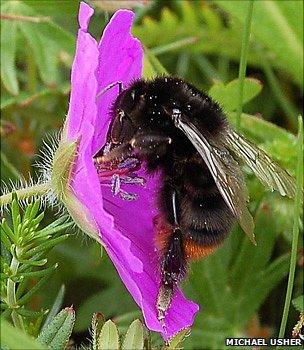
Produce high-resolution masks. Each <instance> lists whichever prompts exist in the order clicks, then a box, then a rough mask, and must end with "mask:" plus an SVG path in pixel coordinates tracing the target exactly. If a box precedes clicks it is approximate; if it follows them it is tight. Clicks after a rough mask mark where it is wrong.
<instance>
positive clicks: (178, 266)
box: [156, 189, 187, 328]
mask: <svg viewBox="0 0 304 350" xmlns="http://www.w3.org/2000/svg"><path fill="white" fill-rule="evenodd" d="M171 206H172V207H171V213H170V216H171V217H172V218H173V221H174V224H169V223H166V222H162V223H160V222H159V223H158V224H157V226H158V232H157V233H158V235H159V237H158V238H157V239H158V240H159V243H160V245H161V250H162V255H161V285H160V289H159V293H158V297H157V305H156V307H157V312H158V319H159V321H160V322H161V324H162V326H163V327H164V328H165V322H164V319H165V314H166V312H167V310H168V309H169V307H170V304H171V301H172V298H173V295H174V291H175V289H176V286H177V285H178V283H179V282H180V281H181V280H182V279H183V277H184V276H185V274H186V270H187V262H186V258H185V251H184V244H183V240H184V237H183V232H182V230H181V229H180V227H179V223H178V212H177V211H178V205H177V192H176V191H175V190H174V189H172V191H171ZM168 209H169V208H168ZM160 241H161V242H160Z"/></svg>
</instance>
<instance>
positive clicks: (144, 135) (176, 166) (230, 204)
mask: <svg viewBox="0 0 304 350" xmlns="http://www.w3.org/2000/svg"><path fill="white" fill-rule="evenodd" d="M118 84H119V83H118ZM113 85H114V84H113ZM120 86H121V85H120ZM120 90H121V91H120V93H119V95H118V97H117V99H116V100H115V103H114V105H113V109H112V115H111V117H112V121H111V125H110V129H109V132H108V136H107V144H106V146H105V148H103V149H102V150H100V151H99V152H98V154H96V155H95V157H94V158H95V162H96V163H97V165H98V166H99V167H101V168H103V167H106V169H109V168H111V169H115V167H117V165H118V164H122V163H124V164H129V165H127V166H126V167H127V168H128V166H129V167H130V169H131V168H132V170H134V159H135V160H136V159H137V160H138V161H140V162H141V161H144V162H145V163H146V167H147V170H148V172H150V173H153V172H154V171H158V170H161V171H162V173H163V183H162V185H161V187H160V190H159V193H158V202H159V207H160V215H159V216H158V217H157V218H155V228H156V242H157V246H158V249H159V251H160V255H161V276H162V280H161V286H160V291H159V296H158V300H157V310H158V315H159V319H160V321H162V320H163V318H164V313H165V312H166V310H167V309H168V308H169V306H170V303H171V300H172V295H173V293H174V289H175V286H176V285H177V284H178V283H179V282H180V281H181V280H182V279H183V277H184V276H185V273H186V270H187V263H188V261H189V260H191V259H197V258H200V257H203V256H206V255H208V254H210V253H211V252H213V251H214V250H215V249H216V248H217V247H218V246H219V245H221V243H222V242H223V240H224V239H225V238H226V237H227V235H228V234H229V232H230V230H231V227H232V225H233V224H234V223H235V221H238V222H239V224H240V226H241V227H242V229H243V230H244V232H245V233H246V234H247V235H248V236H249V237H250V239H251V240H252V241H253V242H255V239H254V233H253V229H254V224H253V219H252V216H251V215H250V213H249V211H248V209H247V202H248V194H247V190H246V185H245V182H244V177H243V174H242V171H241V168H240V166H239V163H238V162H239V161H243V162H244V163H245V164H247V165H248V166H249V167H250V168H251V169H252V170H253V172H254V173H255V174H256V175H257V177H258V178H259V179H260V180H261V181H262V183H263V184H265V185H267V186H268V187H270V188H271V189H272V190H274V189H276V190H278V191H279V192H280V193H281V194H282V195H287V196H289V197H293V196H294V194H295V186H294V180H293V178H292V177H291V176H290V175H289V174H288V173H287V172H286V171H285V170H283V169H281V168H280V166H279V165H278V164H276V163H275V162H274V161H272V160H271V159H270V158H269V157H268V156H267V155H266V154H265V153H264V152H263V151H262V150H260V149H259V148H257V147H256V146H255V145H254V144H252V143H251V142H249V141H248V140H246V139H245V138H244V137H243V136H241V135H239V134H237V133H236V132H235V131H234V130H233V129H232V128H231V126H230V125H229V124H228V122H227V119H226V117H225V115H224V113H223V111H222V109H221V108H220V106H219V105H218V104H217V103H216V102H214V101H213V100H212V99H211V98H210V97H209V96H208V95H206V94H204V93H202V92H201V91H199V90H198V89H197V88H195V87H194V86H192V85H191V84H189V83H187V82H185V81H183V80H181V79H178V78H174V77H158V78H155V79H154V80H151V81H144V80H138V81H135V82H133V83H132V84H131V85H130V86H129V87H128V88H127V89H122V88H121V89H120ZM128 160H129V162H128ZM132 162H133V163H132ZM106 164H108V165H107V166H105V165H106ZM109 164H110V165H109ZM130 164H133V165H130ZM138 180H139V179H137V178H133V181H138ZM125 199H132V198H131V197H127V198H125Z"/></svg>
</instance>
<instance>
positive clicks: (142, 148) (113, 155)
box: [95, 134, 172, 163]
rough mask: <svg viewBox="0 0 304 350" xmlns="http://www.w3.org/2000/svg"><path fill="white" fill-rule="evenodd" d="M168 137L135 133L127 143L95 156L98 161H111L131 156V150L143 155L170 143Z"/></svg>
mask: <svg viewBox="0 0 304 350" xmlns="http://www.w3.org/2000/svg"><path fill="white" fill-rule="evenodd" d="M171 142H172V140H171V138H170V137H167V136H162V135H141V134H139V135H136V136H135V137H133V138H132V139H131V140H130V141H129V142H128V143H123V144H121V145H119V146H117V147H115V148H113V149H112V150H110V151H109V152H107V153H105V154H104V155H103V156H101V157H96V158H95V161H97V162H98V163H103V162H111V161H113V160H117V159H124V158H126V157H128V156H131V153H132V152H133V151H138V153H139V155H140V156H144V155H145V154H148V153H150V152H151V150H153V149H156V148H158V147H160V146H162V145H166V144H170V143H171Z"/></svg>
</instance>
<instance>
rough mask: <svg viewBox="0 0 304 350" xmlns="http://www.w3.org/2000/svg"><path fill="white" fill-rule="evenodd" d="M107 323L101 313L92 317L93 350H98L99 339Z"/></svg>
mask: <svg viewBox="0 0 304 350" xmlns="http://www.w3.org/2000/svg"><path fill="white" fill-rule="evenodd" d="M104 323H105V318H104V316H103V314H101V313H95V314H94V315H93V317H92V347H93V350H98V338H99V335H100V332H101V330H102V327H103V325H104Z"/></svg>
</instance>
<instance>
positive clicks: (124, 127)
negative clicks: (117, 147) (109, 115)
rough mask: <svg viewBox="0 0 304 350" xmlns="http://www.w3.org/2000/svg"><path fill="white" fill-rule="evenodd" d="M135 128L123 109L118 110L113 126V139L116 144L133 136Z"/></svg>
mask: <svg viewBox="0 0 304 350" xmlns="http://www.w3.org/2000/svg"><path fill="white" fill-rule="evenodd" d="M133 134H134V128H133V125H132V122H131V120H130V118H129V117H128V116H127V115H126V114H125V112H124V111H123V110H118V113H117V115H116V117H115V119H114V122H113V124H112V128H111V141H112V143H114V144H121V143H123V142H126V141H128V140H130V139H131V138H132V137H133Z"/></svg>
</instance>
